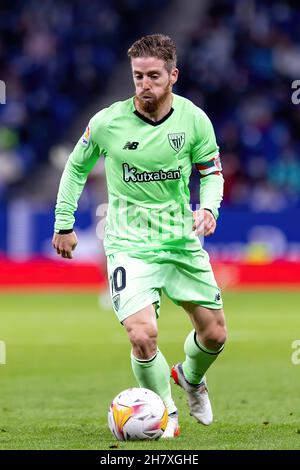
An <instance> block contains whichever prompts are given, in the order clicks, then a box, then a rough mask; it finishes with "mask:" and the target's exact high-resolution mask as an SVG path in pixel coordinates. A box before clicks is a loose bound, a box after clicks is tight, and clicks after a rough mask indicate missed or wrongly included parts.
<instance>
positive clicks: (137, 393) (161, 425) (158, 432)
mask: <svg viewBox="0 0 300 470" xmlns="http://www.w3.org/2000/svg"><path fill="white" fill-rule="evenodd" d="M167 423H168V412H167V409H166V407H165V405H164V402H163V401H162V399H161V398H160V397H159V396H158V395H157V394H156V393H154V392H152V390H148V389H147V388H129V389H127V390H124V391H123V392H121V393H119V394H118V395H117V396H116V397H115V398H114V399H113V401H112V403H111V405H110V407H109V411H108V426H109V429H110V430H111V432H112V434H113V435H114V436H115V437H116V438H117V439H118V440H119V441H137V440H146V439H151V440H152V439H159V438H160V437H161V436H162V435H163V433H164V430H165V429H166V426H167Z"/></svg>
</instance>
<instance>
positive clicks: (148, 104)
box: [136, 82, 171, 114]
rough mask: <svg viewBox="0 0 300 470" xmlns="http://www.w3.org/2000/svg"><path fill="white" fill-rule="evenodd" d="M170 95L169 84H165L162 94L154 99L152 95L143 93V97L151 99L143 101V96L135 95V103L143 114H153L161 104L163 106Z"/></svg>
mask: <svg viewBox="0 0 300 470" xmlns="http://www.w3.org/2000/svg"><path fill="white" fill-rule="evenodd" d="M170 94H171V82H169V83H168V84H167V86H166V87H165V89H164V92H163V94H162V95H161V96H160V97H159V98H156V96H155V95H154V94H153V93H150V92H146V93H144V95H145V96H150V97H151V98H150V99H149V98H147V99H144V98H143V96H138V95H136V101H137V102H138V106H139V108H140V109H141V110H142V111H144V113H148V114H153V113H155V112H156V111H157V110H158V109H159V107H160V106H161V104H163V103H164V102H165V101H166V100H167V99H168V98H169V96H170Z"/></svg>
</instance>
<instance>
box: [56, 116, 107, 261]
mask: <svg viewBox="0 0 300 470" xmlns="http://www.w3.org/2000/svg"><path fill="white" fill-rule="evenodd" d="M92 133H93V131H92V125H91V123H90V124H89V126H88V127H87V128H86V130H85V133H84V134H83V136H82V137H81V139H80V140H79V141H78V142H77V144H76V146H75V148H74V150H73V152H72V153H71V155H70V156H69V159H68V161H67V163H66V166H65V169H64V171H63V174H62V177H61V180H60V185H59V190H58V195H57V202H56V206H55V225H54V235H53V239H52V245H53V248H54V249H55V250H56V251H57V254H58V255H60V256H62V257H63V258H69V259H70V258H72V251H73V250H74V249H75V247H76V245H77V237H76V234H75V232H74V231H73V226H74V222H75V217H74V212H75V211H76V209H77V206H78V200H79V197H80V195H81V193H82V190H83V188H84V185H85V183H86V180H87V177H88V174H89V173H90V171H91V170H92V168H93V167H94V165H95V163H96V161H97V160H98V158H99V156H100V149H99V146H98V145H97V143H96V142H95V141H94V139H93V136H92Z"/></svg>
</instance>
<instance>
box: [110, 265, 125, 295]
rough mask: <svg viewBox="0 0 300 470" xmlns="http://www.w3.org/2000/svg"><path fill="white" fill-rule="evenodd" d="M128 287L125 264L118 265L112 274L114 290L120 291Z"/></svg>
mask: <svg viewBox="0 0 300 470" xmlns="http://www.w3.org/2000/svg"><path fill="white" fill-rule="evenodd" d="M125 287H126V271H125V268H123V266H119V267H117V268H116V269H115V270H114V272H113V275H112V292H113V291H114V290H115V292H120V291H121V290H123V289H125Z"/></svg>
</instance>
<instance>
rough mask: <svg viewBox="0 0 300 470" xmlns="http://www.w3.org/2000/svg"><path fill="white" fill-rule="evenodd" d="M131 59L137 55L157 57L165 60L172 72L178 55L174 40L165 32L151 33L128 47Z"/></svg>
mask: <svg viewBox="0 0 300 470" xmlns="http://www.w3.org/2000/svg"><path fill="white" fill-rule="evenodd" d="M127 54H128V57H130V59H133V58H136V57H156V58H157V59H162V60H163V61H164V62H165V65H166V69H167V71H168V72H169V73H170V72H171V70H172V69H173V68H174V67H176V62H177V56H176V46H175V43H174V41H173V40H172V39H171V38H170V37H169V36H165V35H164V34H150V35H148V36H144V37H142V38H141V39H138V40H137V41H135V42H134V43H133V44H132V46H131V47H130V48H129V49H128V52H127Z"/></svg>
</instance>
